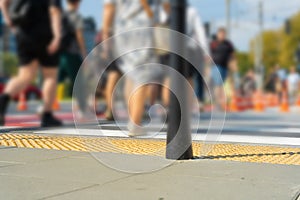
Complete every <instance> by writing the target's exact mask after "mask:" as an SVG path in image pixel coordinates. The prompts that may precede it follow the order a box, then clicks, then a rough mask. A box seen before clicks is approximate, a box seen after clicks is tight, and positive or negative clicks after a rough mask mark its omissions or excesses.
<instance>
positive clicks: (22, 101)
mask: <svg viewBox="0 0 300 200" xmlns="http://www.w3.org/2000/svg"><path fill="white" fill-rule="evenodd" d="M27 108H28V107H27V102H26V95H25V93H24V92H22V93H21V94H20V95H19V102H18V106H17V110H18V111H25V110H27Z"/></svg>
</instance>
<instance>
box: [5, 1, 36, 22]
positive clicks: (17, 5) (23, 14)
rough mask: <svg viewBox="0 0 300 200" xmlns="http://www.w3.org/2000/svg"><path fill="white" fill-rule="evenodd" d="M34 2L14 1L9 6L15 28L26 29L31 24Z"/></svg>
mask: <svg viewBox="0 0 300 200" xmlns="http://www.w3.org/2000/svg"><path fill="white" fill-rule="evenodd" d="M32 3H33V2H32V0H13V1H11V3H10V6H9V11H8V12H9V16H10V19H11V21H12V23H13V25H15V26H19V27H20V26H21V27H24V26H26V25H28V24H29V23H30V13H31V11H32V8H33V4H32Z"/></svg>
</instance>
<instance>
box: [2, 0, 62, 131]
mask: <svg viewBox="0 0 300 200" xmlns="http://www.w3.org/2000/svg"><path fill="white" fill-rule="evenodd" d="M18 3H19V4H20V5H16V4H18ZM10 6H12V7H10ZM20 6H21V8H23V9H21V10H22V12H20V9H19V8H20ZM9 8H10V9H9ZM1 9H2V13H3V15H4V19H5V23H6V24H7V25H8V26H9V27H10V28H11V30H13V31H14V32H15V34H16V40H17V41H16V42H17V53H18V58H19V63H20V68H19V70H18V74H17V75H16V76H15V77H14V78H12V79H11V80H10V81H9V82H8V83H7V85H6V87H5V90H4V93H3V94H2V95H1V96H0V125H4V124H5V113H6V110H7V107H8V104H9V102H10V100H11V98H12V97H13V96H15V95H17V94H19V93H20V92H22V91H23V90H24V89H25V88H26V87H27V86H28V85H29V84H30V83H31V82H32V81H33V80H34V79H35V78H36V75H37V73H38V71H39V67H41V71H42V75H43V89H42V90H43V101H44V106H43V112H42V115H41V126H42V127H53V126H61V125H62V122H61V121H60V120H58V119H56V118H55V117H54V116H53V114H52V105H53V102H54V100H55V96H56V86H57V71H58V62H59V54H58V51H59V47H60V40H61V1H60V0H38V1H37V0H27V1H26V2H25V3H24V2H21V1H14V0H1ZM9 10H10V12H9Z"/></svg>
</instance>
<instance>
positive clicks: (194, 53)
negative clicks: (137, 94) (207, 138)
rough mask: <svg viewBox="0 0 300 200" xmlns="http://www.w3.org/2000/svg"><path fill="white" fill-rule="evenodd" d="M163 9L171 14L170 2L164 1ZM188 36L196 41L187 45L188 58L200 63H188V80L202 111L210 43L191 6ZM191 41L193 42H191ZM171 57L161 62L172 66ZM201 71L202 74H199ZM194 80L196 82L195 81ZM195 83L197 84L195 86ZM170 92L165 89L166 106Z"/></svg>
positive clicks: (189, 8) (168, 83)
mask: <svg viewBox="0 0 300 200" xmlns="http://www.w3.org/2000/svg"><path fill="white" fill-rule="evenodd" d="M163 7H164V9H165V11H166V12H167V13H168V14H169V13H170V10H171V7H170V2H169V0H163ZM186 20H187V21H186V26H187V27H186V34H187V35H188V36H189V37H191V38H192V39H194V40H195V41H196V42H197V43H198V45H196V42H189V43H188V44H187V51H188V52H187V54H188V57H190V58H191V59H192V62H193V63H198V66H193V65H192V64H191V63H189V62H186V61H185V62H186V67H187V68H188V70H187V74H186V75H187V79H188V81H189V82H190V84H191V85H192V86H194V85H195V91H196V95H197V98H198V101H199V106H200V110H202V108H203V103H204V80H203V78H204V77H203V75H204V66H205V62H206V61H208V60H209V59H208V58H207V56H206V55H205V53H206V52H208V50H209V49H208V41H207V38H206V35H205V29H204V26H203V23H202V20H201V17H200V15H199V14H198V12H197V10H196V9H195V8H194V7H192V6H191V5H188V6H187V18H186ZM190 41H191V40H190ZM169 59H170V55H169V54H168V55H166V56H163V57H162V59H161V61H162V64H164V65H170V60H169ZM199 71H200V72H199ZM193 78H194V80H193ZM193 83H195V84H193ZM165 85H167V86H169V85H170V80H169V78H167V80H166V82H165ZM169 97H170V92H169V89H168V88H167V87H164V89H163V101H164V104H165V105H168V104H169Z"/></svg>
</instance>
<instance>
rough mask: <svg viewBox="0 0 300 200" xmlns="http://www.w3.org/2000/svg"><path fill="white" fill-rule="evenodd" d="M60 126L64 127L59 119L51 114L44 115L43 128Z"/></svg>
mask: <svg viewBox="0 0 300 200" xmlns="http://www.w3.org/2000/svg"><path fill="white" fill-rule="evenodd" d="M60 126H63V123H62V122H61V121H60V120H58V119H57V118H55V117H54V116H53V114H52V113H51V112H47V113H43V114H42V122H41V127H43V128H48V127H60Z"/></svg>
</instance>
